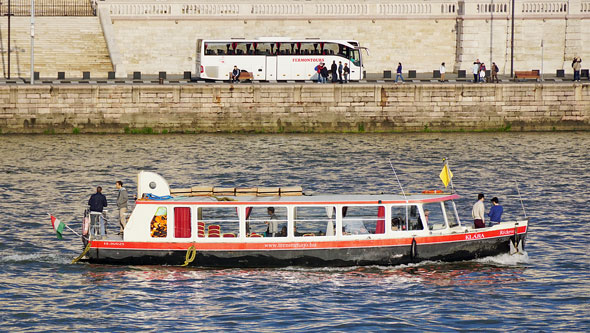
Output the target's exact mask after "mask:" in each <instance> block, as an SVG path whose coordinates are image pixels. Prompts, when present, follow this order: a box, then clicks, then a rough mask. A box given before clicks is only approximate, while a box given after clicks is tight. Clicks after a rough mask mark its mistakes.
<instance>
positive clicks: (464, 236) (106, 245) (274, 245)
mask: <svg viewBox="0 0 590 333" xmlns="http://www.w3.org/2000/svg"><path fill="white" fill-rule="evenodd" d="M517 232H518V234H525V233H526V232H527V226H520V227H518V230H517ZM512 235H514V228H510V229H502V230H493V231H484V232H470V233H458V234H453V235H442V236H423V237H415V239H416V243H417V244H437V243H448V242H462V241H473V240H481V239H489V238H497V237H506V236H512ZM413 239H414V238H413V237H408V238H387V239H367V240H338V241H293V242H265V243H199V242H157V243H156V242H125V241H109V240H94V241H92V246H91V248H93V249H128V250H186V249H188V248H189V247H190V246H195V247H196V249H197V251H228V250H230V251H231V250H235V251H240V250H241V251H243V250H270V251H272V250H293V249H299V250H305V249H316V250H317V249H334V248H367V247H385V246H402V245H410V244H411V243H412V240H413Z"/></svg>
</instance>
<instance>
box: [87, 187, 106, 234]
mask: <svg viewBox="0 0 590 333" xmlns="http://www.w3.org/2000/svg"><path fill="white" fill-rule="evenodd" d="M88 205H89V206H90V225H93V226H94V228H96V226H97V225H98V224H100V227H99V232H100V236H101V237H102V236H104V235H106V230H105V221H104V218H101V215H102V210H103V209H104V207H106V206H107V198H106V197H105V196H104V194H102V187H100V186H98V187H97V188H96V193H94V194H93V195H91V196H90V199H89V200H88ZM95 234H96V232H95Z"/></svg>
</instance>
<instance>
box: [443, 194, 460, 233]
mask: <svg viewBox="0 0 590 333" xmlns="http://www.w3.org/2000/svg"><path fill="white" fill-rule="evenodd" d="M444 207H445V213H446V214H447V221H448V222H449V227H450V228H452V227H456V226H458V225H460V224H459V220H458V218H457V210H456V209H455V202H454V201H452V200H451V201H445V202H444Z"/></svg>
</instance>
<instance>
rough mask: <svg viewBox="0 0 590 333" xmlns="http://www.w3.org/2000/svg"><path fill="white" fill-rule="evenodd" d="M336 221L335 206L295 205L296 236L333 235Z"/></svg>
mask: <svg viewBox="0 0 590 333" xmlns="http://www.w3.org/2000/svg"><path fill="white" fill-rule="evenodd" d="M335 221H336V211H335V208H334V206H321V207H295V221H294V222H295V230H294V231H295V236H296V237H307V236H333V235H334V234H335V229H334V228H335V226H336V222H335Z"/></svg>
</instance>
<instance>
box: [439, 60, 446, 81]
mask: <svg viewBox="0 0 590 333" xmlns="http://www.w3.org/2000/svg"><path fill="white" fill-rule="evenodd" d="M446 72H447V70H446V68H445V63H444V62H443V63H442V64H440V82H445V73H446Z"/></svg>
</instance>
